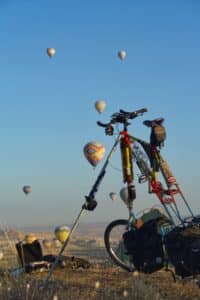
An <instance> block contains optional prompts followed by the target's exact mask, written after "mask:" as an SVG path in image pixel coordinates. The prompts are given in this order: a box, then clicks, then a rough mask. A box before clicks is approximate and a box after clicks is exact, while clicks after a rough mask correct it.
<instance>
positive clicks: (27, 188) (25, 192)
mask: <svg viewBox="0 0 200 300" xmlns="http://www.w3.org/2000/svg"><path fill="white" fill-rule="evenodd" d="M22 190H23V192H24V194H26V195H28V194H29V193H30V192H31V191H32V188H31V186H30V185H25V186H23V188H22Z"/></svg>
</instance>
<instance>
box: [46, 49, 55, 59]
mask: <svg viewBox="0 0 200 300" xmlns="http://www.w3.org/2000/svg"><path fill="white" fill-rule="evenodd" d="M55 53H56V50H55V49H54V48H47V54H48V55H49V57H50V58H51V57H53V56H54V55H55Z"/></svg>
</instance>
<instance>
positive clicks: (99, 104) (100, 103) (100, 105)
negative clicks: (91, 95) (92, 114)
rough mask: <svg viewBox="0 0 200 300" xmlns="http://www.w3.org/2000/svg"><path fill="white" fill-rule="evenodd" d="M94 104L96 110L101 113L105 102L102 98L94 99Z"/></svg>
mask: <svg viewBox="0 0 200 300" xmlns="http://www.w3.org/2000/svg"><path fill="white" fill-rule="evenodd" d="M94 106H95V108H96V110H97V111H98V112H99V113H100V114H101V113H102V112H103V111H104V109H105V108H106V102H105V101H103V100H100V101H96V102H95V104H94Z"/></svg>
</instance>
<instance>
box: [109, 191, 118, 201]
mask: <svg viewBox="0 0 200 300" xmlns="http://www.w3.org/2000/svg"><path fill="white" fill-rule="evenodd" d="M109 196H110V198H111V200H113V201H114V200H116V199H117V194H116V193H114V192H111V193H110V194H109Z"/></svg>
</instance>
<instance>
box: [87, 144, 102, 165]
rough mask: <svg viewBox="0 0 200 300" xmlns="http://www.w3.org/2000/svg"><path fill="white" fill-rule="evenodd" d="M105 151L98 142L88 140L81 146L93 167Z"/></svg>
mask: <svg viewBox="0 0 200 300" xmlns="http://www.w3.org/2000/svg"><path fill="white" fill-rule="evenodd" d="M105 151H106V150H105V148H104V146H103V145H102V144H100V143H98V142H89V143H87V144H86V145H85V146H84V148H83V152H84V155H85V157H86V159H87V160H88V161H89V163H90V164H91V165H92V166H93V167H96V166H97V165H98V163H99V162H100V161H101V160H102V159H103V157H104V154H105Z"/></svg>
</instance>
